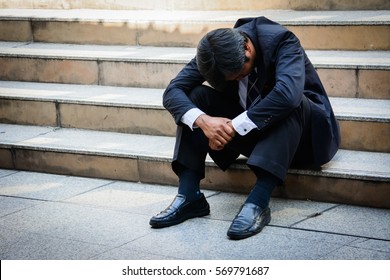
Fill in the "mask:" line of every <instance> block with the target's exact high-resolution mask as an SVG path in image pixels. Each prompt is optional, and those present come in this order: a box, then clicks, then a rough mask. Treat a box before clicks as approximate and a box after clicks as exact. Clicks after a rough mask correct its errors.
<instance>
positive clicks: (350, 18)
mask: <svg viewBox="0 0 390 280" xmlns="http://www.w3.org/2000/svg"><path fill="white" fill-rule="evenodd" d="M261 15H262V16H266V17H268V18H270V19H272V20H274V21H276V22H279V23H281V24H283V25H285V26H286V27H287V28H288V29H290V30H291V31H293V32H294V33H295V34H296V35H297V36H298V38H299V39H300V40H301V42H302V45H303V46H304V47H305V48H306V49H322V50H329V49H335V50H390V32H389V24H390V10H380V11H292V10H250V11H240V10H233V11H163V10H156V11H151V10H132V11H129V10H126V11H118V10H45V9H3V10H0V40H2V41H39V42H50V43H77V44H106V45H107V44H125V45H143V46H146V45H147V46H150V45H153V46H174V47H178V46H186V47H195V46H196V45H197V44H198V42H199V39H200V38H201V37H202V36H203V35H204V34H205V33H206V32H208V31H210V30H212V29H215V28H220V27H232V26H233V24H234V23H235V21H236V20H237V19H238V18H241V17H257V16H261Z"/></svg>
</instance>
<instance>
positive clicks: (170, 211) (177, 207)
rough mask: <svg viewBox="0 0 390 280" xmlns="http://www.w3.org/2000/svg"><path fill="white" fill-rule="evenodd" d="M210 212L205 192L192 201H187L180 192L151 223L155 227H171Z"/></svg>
mask: <svg viewBox="0 0 390 280" xmlns="http://www.w3.org/2000/svg"><path fill="white" fill-rule="evenodd" d="M208 214H210V206H209V204H208V202H207V200H206V198H205V197H204V194H202V195H201V197H200V198H198V199H197V200H195V201H192V202H189V201H187V200H186V197H185V196H184V195H181V194H178V195H176V197H175V199H174V200H173V201H172V203H171V205H169V206H168V207H167V209H165V210H164V211H162V212H161V213H159V214H157V215H156V216H153V217H152V218H151V219H150V222H149V224H150V225H151V226H152V227H153V228H163V227H170V226H173V225H177V224H180V223H182V222H184V221H185V220H188V219H191V218H195V217H203V216H206V215H208Z"/></svg>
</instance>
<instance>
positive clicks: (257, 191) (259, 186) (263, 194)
mask: <svg viewBox="0 0 390 280" xmlns="http://www.w3.org/2000/svg"><path fill="white" fill-rule="evenodd" d="M254 171H255V174H256V177H257V180H256V183H255V185H254V187H253V189H252V191H251V192H250V194H249V195H248V197H247V199H246V201H245V203H253V204H256V205H257V206H260V207H261V208H267V207H268V203H269V201H270V199H271V194H272V191H273V190H274V188H275V186H276V185H277V184H278V183H279V179H278V178H277V177H275V176H274V175H272V174H271V173H269V172H267V171H265V170H262V169H259V168H257V169H255V170H254Z"/></svg>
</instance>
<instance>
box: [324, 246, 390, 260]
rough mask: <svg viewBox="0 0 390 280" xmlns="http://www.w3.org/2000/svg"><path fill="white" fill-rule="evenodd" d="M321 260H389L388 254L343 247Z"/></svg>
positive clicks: (389, 254) (389, 255)
mask: <svg viewBox="0 0 390 280" xmlns="http://www.w3.org/2000/svg"><path fill="white" fill-rule="evenodd" d="M321 259H323V260H389V259H390V253H386V252H380V251H376V250H367V249H362V248H356V247H350V246H343V247H341V248H340V249H337V250H335V251H333V252H331V253H329V254H328V255H326V256H324V257H321Z"/></svg>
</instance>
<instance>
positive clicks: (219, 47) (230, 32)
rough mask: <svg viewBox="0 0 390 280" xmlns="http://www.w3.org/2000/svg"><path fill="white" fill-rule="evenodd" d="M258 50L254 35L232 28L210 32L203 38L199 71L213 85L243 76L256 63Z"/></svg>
mask: <svg viewBox="0 0 390 280" xmlns="http://www.w3.org/2000/svg"><path fill="white" fill-rule="evenodd" d="M255 57H256V52H255V49H254V46H253V44H252V42H251V41H250V39H249V38H248V37H247V36H246V35H245V34H244V33H242V32H240V31H238V30H236V29H232V28H221V29H216V30H213V31H211V32H209V33H207V34H206V35H205V36H204V37H203V38H202V39H201V40H200V42H199V44H198V48H197V53H196V62H197V65H198V69H199V72H200V73H201V74H202V76H203V77H204V78H205V79H206V81H207V82H208V83H209V84H210V85H211V86H213V87H218V85H219V84H221V83H223V82H225V81H231V80H239V79H241V78H243V77H244V76H246V75H248V74H249V73H250V72H251V71H252V70H253V67H254V61H255Z"/></svg>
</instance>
